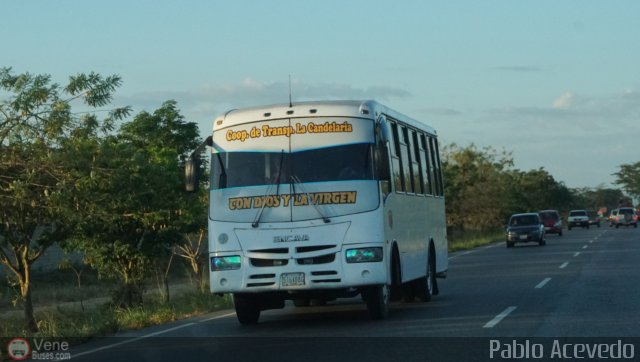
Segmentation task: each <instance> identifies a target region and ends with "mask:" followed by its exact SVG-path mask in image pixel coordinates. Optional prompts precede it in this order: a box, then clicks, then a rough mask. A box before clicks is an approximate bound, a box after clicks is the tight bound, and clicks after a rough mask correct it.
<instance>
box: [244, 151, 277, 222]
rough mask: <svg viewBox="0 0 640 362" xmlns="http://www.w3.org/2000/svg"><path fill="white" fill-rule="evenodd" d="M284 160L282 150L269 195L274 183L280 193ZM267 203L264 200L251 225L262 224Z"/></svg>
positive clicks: (268, 190)
mask: <svg viewBox="0 0 640 362" xmlns="http://www.w3.org/2000/svg"><path fill="white" fill-rule="evenodd" d="M283 160H284V150H282V152H280V166H279V167H278V175H277V176H276V179H275V184H274V183H271V184H270V185H269V188H268V189H267V195H271V189H273V185H276V196H278V195H280V176H281V175H282V162H283ZM266 204H267V203H266V202H263V203H262V207H261V208H260V211H259V212H258V215H256V219H255V220H254V221H253V223H252V224H251V227H253V228H257V227H258V225H260V219H261V218H262V212H263V211H264V207H265V205H266Z"/></svg>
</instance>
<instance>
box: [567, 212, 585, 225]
mask: <svg viewBox="0 0 640 362" xmlns="http://www.w3.org/2000/svg"><path fill="white" fill-rule="evenodd" d="M567 221H568V223H569V230H571V228H572V227H574V226H582V227H583V228H587V229H588V228H589V214H587V210H571V212H569V218H568V220H567Z"/></svg>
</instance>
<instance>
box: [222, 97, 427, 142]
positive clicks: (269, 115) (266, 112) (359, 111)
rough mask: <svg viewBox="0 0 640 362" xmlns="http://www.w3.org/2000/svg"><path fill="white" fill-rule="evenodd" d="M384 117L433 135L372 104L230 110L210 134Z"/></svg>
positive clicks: (348, 102)
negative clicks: (292, 121)
mask: <svg viewBox="0 0 640 362" xmlns="http://www.w3.org/2000/svg"><path fill="white" fill-rule="evenodd" d="M381 114H384V115H386V116H389V117H391V118H394V119H396V120H398V121H401V122H403V123H406V124H407V125H409V126H411V127H414V128H417V129H420V130H424V131H426V132H428V133H431V134H433V135H436V131H435V129H433V128H432V127H430V126H428V125H426V124H424V123H422V122H419V121H417V120H415V119H413V118H411V117H407V116H405V115H403V114H402V113H399V112H396V111H394V110H393V109H391V108H388V107H386V106H384V105H383V104H381V103H379V102H377V101H374V100H364V101H363V100H345V101H311V102H296V103H294V104H293V105H292V106H289V104H287V103H283V104H273V105H267V106H259V107H250V108H243V109H233V110H230V111H228V112H227V113H225V114H223V115H220V116H218V117H216V119H215V121H214V122H213V130H214V131H215V130H217V129H221V128H226V127H232V126H237V125H240V124H244V123H250V122H255V121H258V120H260V121H267V120H271V119H273V120H275V119H283V118H300V117H358V118H370V119H372V120H373V119H377V118H378V116H379V115H381Z"/></svg>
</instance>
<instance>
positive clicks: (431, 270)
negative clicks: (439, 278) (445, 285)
mask: <svg viewBox="0 0 640 362" xmlns="http://www.w3.org/2000/svg"><path fill="white" fill-rule="evenodd" d="M431 255H432V254H431V253H429V258H428V259H427V275H425V276H424V277H422V278H420V279H418V280H416V282H417V283H419V284H417V285H416V286H417V288H416V294H417V295H418V299H420V301H421V302H428V301H430V300H431V297H432V296H433V295H435V288H436V266H435V263H434V262H433V258H432V257H431Z"/></svg>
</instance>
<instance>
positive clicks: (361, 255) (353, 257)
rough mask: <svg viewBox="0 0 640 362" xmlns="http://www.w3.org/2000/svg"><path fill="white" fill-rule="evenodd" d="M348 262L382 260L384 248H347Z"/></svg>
mask: <svg viewBox="0 0 640 362" xmlns="http://www.w3.org/2000/svg"><path fill="white" fill-rule="evenodd" d="M345 255H346V256H347V263H371V262H376V261H382V248H358V249H347V252H346V254H345Z"/></svg>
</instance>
